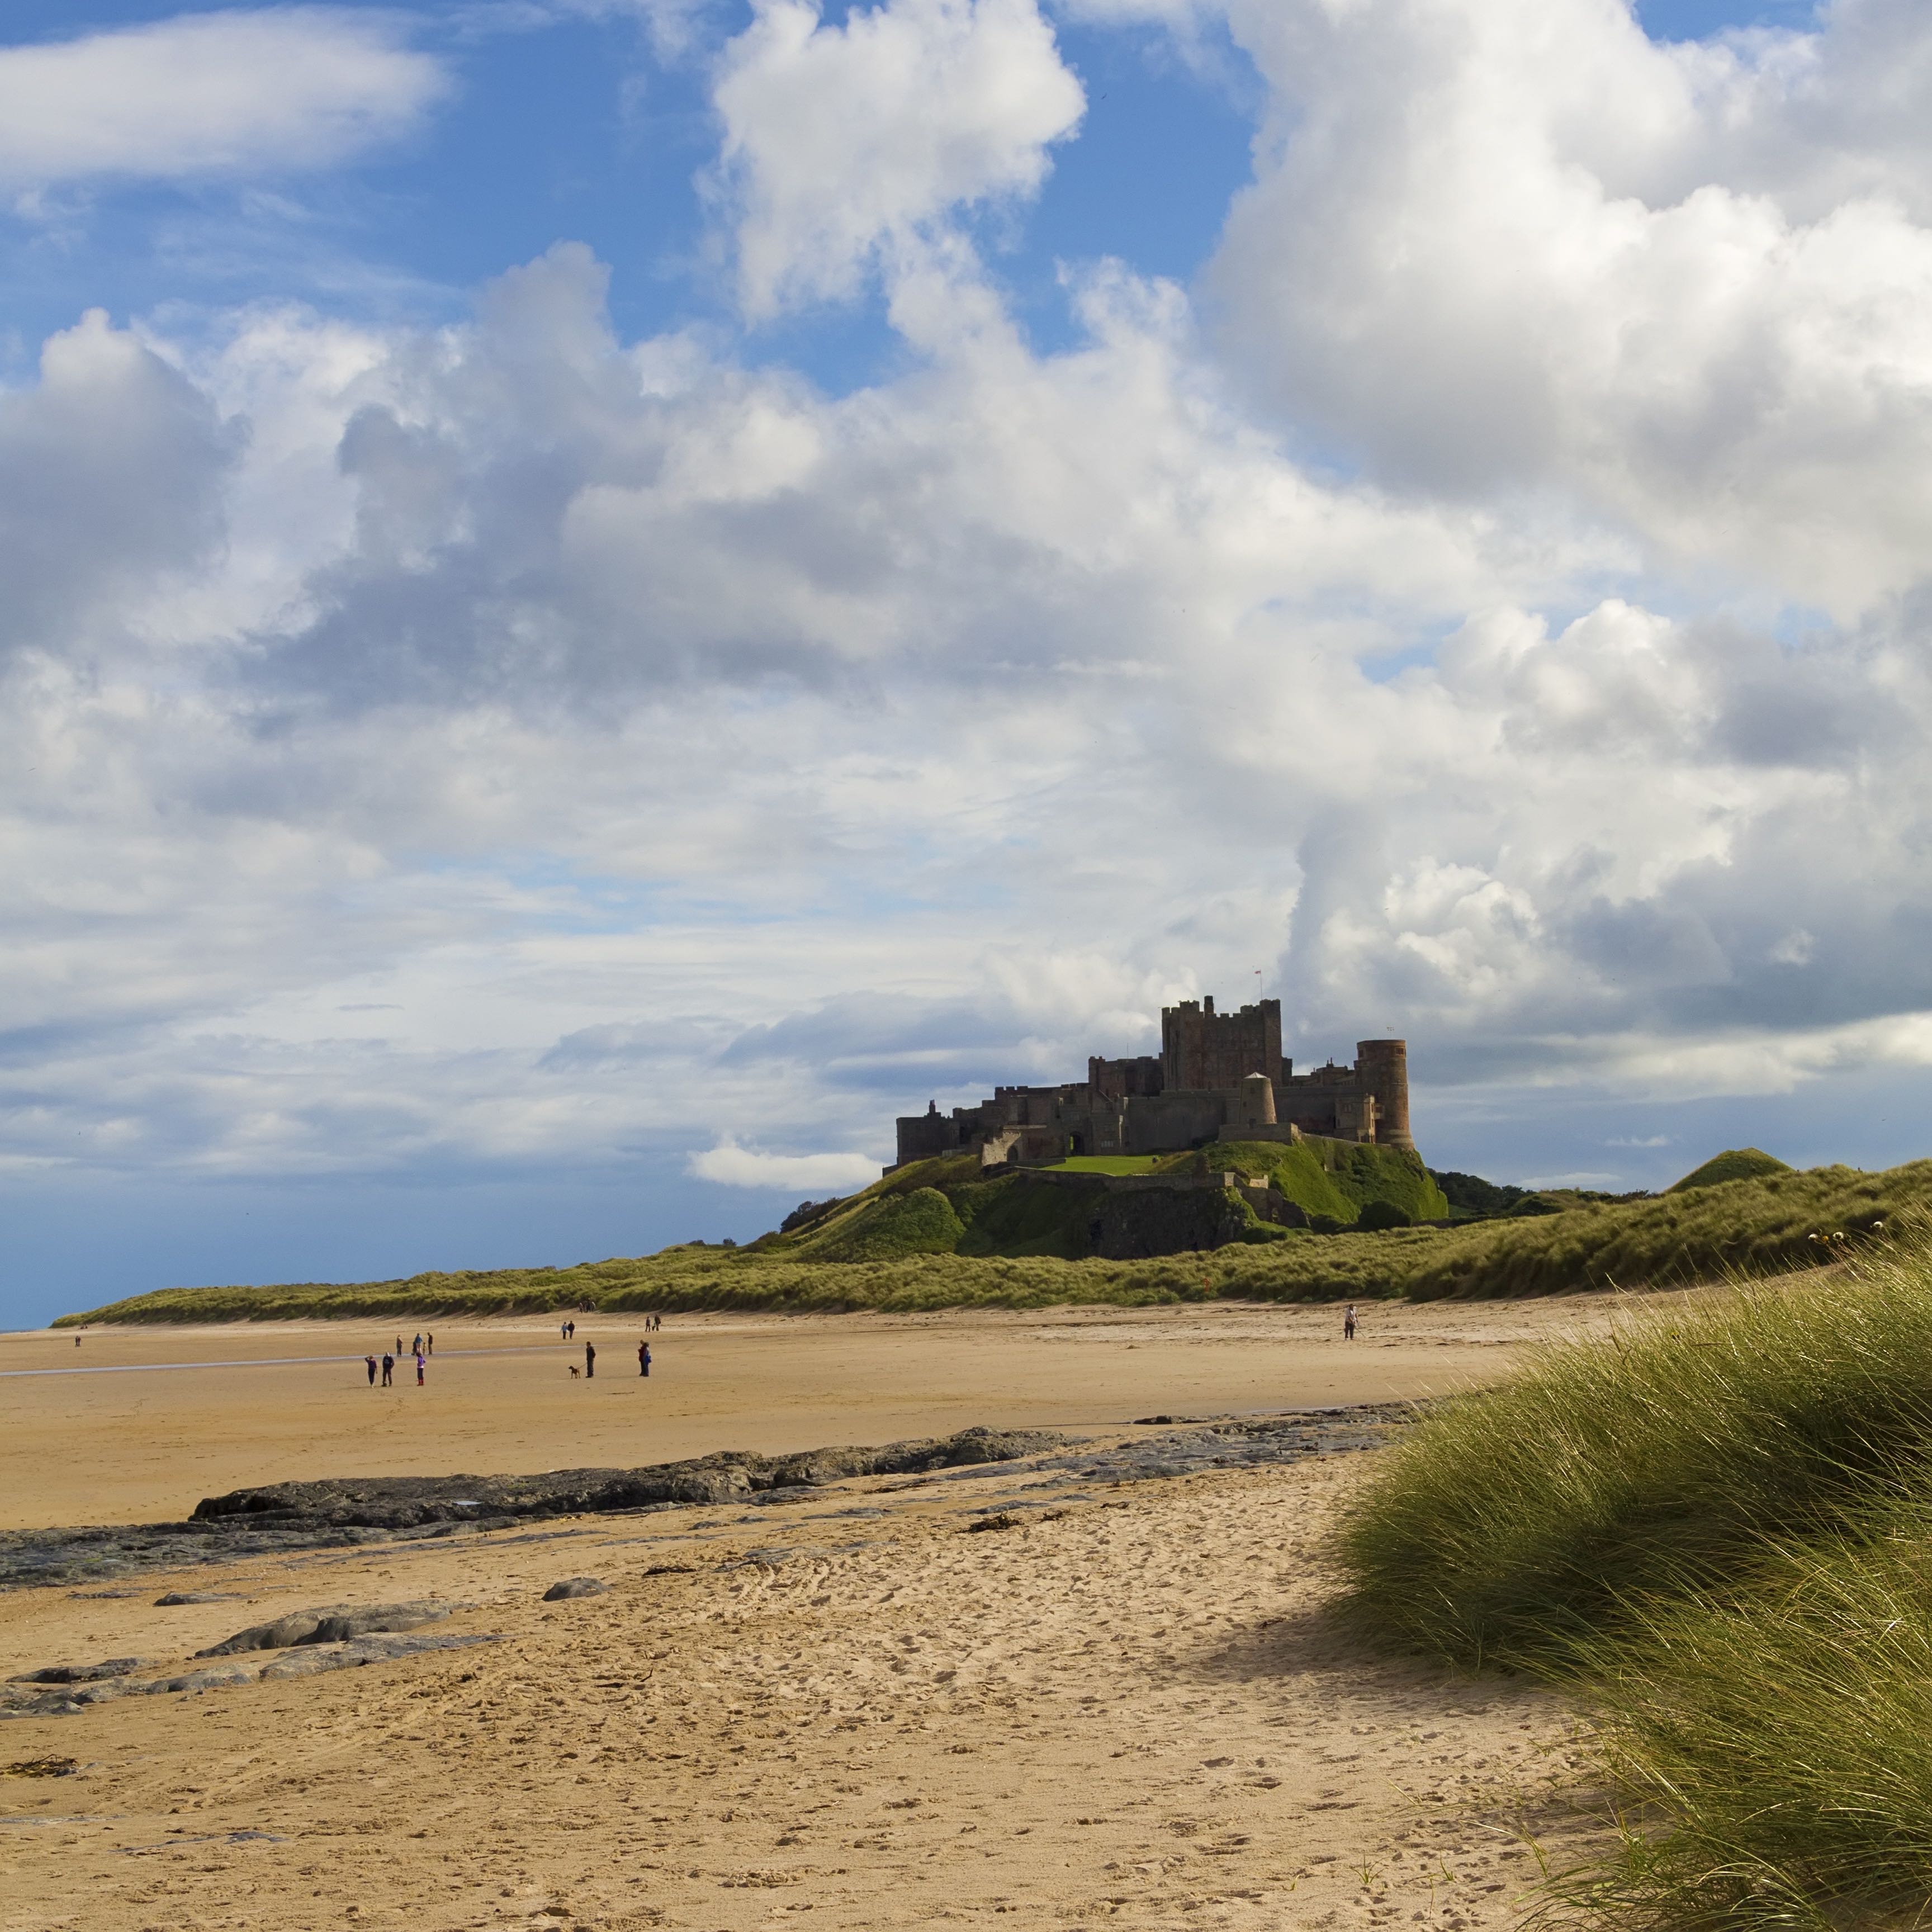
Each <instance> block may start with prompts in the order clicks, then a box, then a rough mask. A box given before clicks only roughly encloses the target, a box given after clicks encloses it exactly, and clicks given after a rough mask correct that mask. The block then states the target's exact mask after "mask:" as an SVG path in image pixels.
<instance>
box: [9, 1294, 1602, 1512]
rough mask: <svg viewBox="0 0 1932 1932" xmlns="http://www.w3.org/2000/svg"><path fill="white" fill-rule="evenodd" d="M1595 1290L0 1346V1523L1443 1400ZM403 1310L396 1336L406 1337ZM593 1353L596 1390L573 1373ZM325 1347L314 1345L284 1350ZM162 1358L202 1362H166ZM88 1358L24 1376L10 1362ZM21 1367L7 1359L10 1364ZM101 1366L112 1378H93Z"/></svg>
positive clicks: (17, 1341) (331, 1329) (159, 1332)
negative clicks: (366, 1359)
mask: <svg viewBox="0 0 1932 1932" xmlns="http://www.w3.org/2000/svg"><path fill="white" fill-rule="evenodd" d="M1609 1305H1610V1304H1609V1303H1608V1302H1607V1300H1606V1299H1604V1298H1579V1299H1577V1300H1575V1301H1567V1300H1566V1301H1538V1302H1523V1303H1510V1304H1454V1305H1451V1304H1435V1305H1433V1306H1428V1307H1418V1308H1410V1307H1404V1306H1402V1305H1400V1304H1388V1305H1384V1304H1376V1305H1371V1306H1369V1307H1365V1308H1364V1311H1363V1322H1362V1329H1361V1334H1360V1336H1359V1337H1358V1340H1356V1341H1355V1343H1353V1344H1352V1345H1351V1344H1345V1343H1344V1342H1343V1339H1342V1332H1341V1315H1342V1311H1341V1310H1340V1308H1339V1307H1293V1308H1276V1307H1251V1306H1241V1305H1233V1306H1230V1305H1225V1304H1210V1305H1208V1306H1206V1307H1190V1308H1179V1309H1176V1308H1159V1309H1149V1310H1119V1309H1094V1310H1066V1309H1060V1310H1049V1311H1046V1312H1044V1313H1025V1314H1016V1313H1010V1312H1007V1311H1004V1310H1000V1311H989V1312H978V1311H970V1312H969V1311H952V1312H949V1313H944V1314H939V1315H930V1316H877V1315H851V1316H710V1317H706V1316H677V1317H672V1318H670V1319H668V1320H667V1324H666V1325H665V1327H664V1328H663V1329H662V1330H661V1331H658V1333H657V1334H654V1335H652V1337H650V1340H651V1343H652V1355H653V1357H654V1361H653V1363H652V1373H651V1377H650V1379H649V1381H648V1382H645V1381H643V1380H642V1379H640V1377H639V1376H638V1374H637V1357H636V1350H637V1343H638V1342H639V1341H640V1340H642V1339H643V1334H642V1331H640V1329H639V1328H637V1326H636V1325H635V1322H634V1321H633V1322H622V1321H612V1320H610V1319H607V1318H604V1317H597V1316H584V1317H580V1321H579V1327H578V1329H577V1340H576V1343H575V1344H574V1346H565V1344H564V1343H562V1342H561V1341H559V1340H558V1339H557V1329H556V1324H555V1323H553V1322H545V1321H542V1320H539V1319H527V1318H526V1319H507V1320H502V1321H496V1322H461V1323H459V1322H448V1323H434V1324H428V1325H426V1326H427V1327H428V1328H432V1329H433V1331H434V1334H435V1336H436V1344H437V1353H436V1355H435V1356H434V1359H433V1360H432V1361H431V1363H430V1364H429V1367H428V1382H427V1385H426V1386H425V1387H424V1388H421V1389H419V1388H416V1385H415V1375H414V1369H413V1365H412V1364H410V1362H409V1361H408V1360H407V1358H405V1359H404V1361H401V1362H399V1363H398V1367H397V1370H396V1386H395V1387H394V1388H390V1389H388V1390H385V1389H383V1388H376V1389H374V1390H371V1388H369V1387H368V1384H367V1377H366V1373H365V1370H364V1368H363V1366H362V1355H363V1354H364V1353H365V1352H366V1351H374V1352H377V1353H378V1354H379V1355H380V1352H381V1351H382V1349H383V1347H384V1346H389V1347H390V1348H392V1349H393V1348H394V1346H395V1340H396V1334H397V1331H396V1330H395V1328H393V1327H391V1328H387V1329H385V1328H379V1327H377V1326H376V1325H373V1324H361V1323H335V1322H275V1323H262V1324H248V1325H239V1326H233V1327H227V1328H102V1329H95V1330H90V1331H87V1332H86V1334H83V1337H82V1338H81V1345H80V1347H79V1348H78V1349H77V1348H76V1347H75V1346H74V1338H73V1337H72V1335H71V1334H68V1332H66V1331H32V1332H28V1333H26V1334H10V1335H5V1336H0V1372H5V1371H12V1372H13V1373H11V1374H7V1375H0V1529H24V1528H37V1527H41V1526H49V1525H54V1524H63V1523H133V1522H142V1521H156V1520H165V1519H169V1518H175V1517H182V1516H185V1515H186V1514H187V1513H188V1512H189V1511H190V1510H192V1508H193V1506H194V1505H195V1504H196V1502H197V1501H199V1499H201V1498H202V1497H203V1496H212V1495H216V1494H219V1493H221V1492H223V1491H225V1490H233V1489H236V1488H239V1487H242V1486H243V1485H245V1484H254V1483H269V1482H281V1481H298V1480H303V1479H307V1478H316V1477H323V1476H350V1475H453V1474H457V1473H472V1474H481V1475H496V1474H503V1473H521V1472H526V1471H531V1470H542V1469H568V1468H583V1467H610V1466H615V1467H630V1466H636V1465H638V1464H640V1463H661V1462H668V1461H672V1460H677V1459H680V1458H682V1457H689V1456H698V1455H704V1454H709V1453H710V1452H712V1451H715V1450H720V1449H752V1450H758V1451H767V1452H770V1451H790V1450H798V1449H807V1448H819V1447H821V1446H823V1445H827V1444H832V1443H847V1442H890V1441H894V1440H897V1439H901V1438H903V1437H909V1436H940V1435H947V1434H950V1433H953V1431H954V1430H959V1429H962V1428H966V1427H972V1426H974V1425H975V1424H987V1425H988V1426H989V1427H995V1428H1073V1429H1081V1428H1104V1427H1115V1426H1118V1425H1119V1424H1122V1423H1125V1422H1130V1421H1134V1420H1135V1419H1136V1418H1139V1417H1141V1416H1144V1415H1153V1414H1160V1413H1174V1414H1187V1415H1222V1414H1229V1413H1247V1412H1256V1411H1261V1410H1267V1409H1298V1408H1308V1407H1313V1406H1319V1405H1321V1404H1325V1403H1355V1402H1383V1401H1388V1400H1392V1399H1406V1398H1409V1397H1416V1396H1421V1395H1428V1394H1442V1393H1445V1392H1447V1391H1451V1390H1454V1389H1456V1388H1465V1387H1467V1386H1469V1385H1471V1384H1472V1383H1473V1382H1484V1381H1490V1380H1493V1379H1495V1378H1496V1376H1499V1375H1500V1374H1503V1373H1507V1371H1508V1368H1509V1367H1510V1365H1511V1362H1512V1361H1514V1359H1515V1358H1516V1357H1517V1354H1518V1353H1519V1352H1520V1349H1521V1348H1522V1346H1523V1344H1525V1343H1528V1342H1531V1341H1534V1340H1538V1339H1542V1338H1545V1337H1549V1336H1551V1335H1555V1334H1564V1333H1568V1332H1571V1331H1574V1330H1575V1329H1576V1328H1577V1327H1578V1326H1579V1325H1589V1324H1595V1323H1600V1322H1602V1321H1604V1319H1607V1309H1608V1307H1609ZM417 1326H418V1325H417V1324H414V1323H412V1324H411V1325H410V1326H409V1327H407V1328H405V1329H404V1331H403V1337H402V1338H403V1340H404V1343H405V1344H407V1343H410V1341H411V1340H413V1336H414V1334H415V1332H416V1327H417ZM586 1342H589V1343H593V1344H594V1345H595V1347H596V1349H597V1352H598V1359H597V1374H596V1376H595V1380H594V1381H585V1380H584V1379H583V1378H582V1376H581V1375H579V1376H578V1377H577V1378H576V1379H572V1378H571V1375H570V1373H569V1371H570V1369H571V1367H572V1366H573V1365H574V1366H575V1367H577V1368H578V1369H579V1370H581V1368H582V1366H583V1346H584V1344H585V1343H586ZM330 1355H335V1356H336V1357H337V1359H334V1360H330V1359H323V1360H320V1361H314V1360H302V1359H296V1360H289V1359H287V1358H305V1357H316V1356H322V1357H324V1358H326V1357H329V1356H330ZM161 1364H217V1365H218V1366H213V1367H161V1366H160V1365H161ZM73 1370H86V1371H89V1373H31V1372H32V1371H57V1372H58V1371H73ZM23 1371H26V1372H28V1373H21V1372H23ZM104 1371H113V1373H104Z"/></svg>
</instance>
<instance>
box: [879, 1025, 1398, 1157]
mask: <svg viewBox="0 0 1932 1932" xmlns="http://www.w3.org/2000/svg"><path fill="white" fill-rule="evenodd" d="M1355 1054H1356V1058H1355V1064H1354V1065H1353V1066H1352V1067H1337V1065H1336V1064H1334V1061H1330V1062H1329V1064H1328V1065H1327V1066H1326V1067H1317V1068H1316V1070H1315V1071H1314V1072H1313V1073H1296V1072H1295V1067H1294V1063H1293V1062H1292V1061H1286V1060H1284V1059H1283V1058H1282V1057H1281V1002H1280V1001H1279V1000H1260V1001H1256V1004H1254V1005H1253V1006H1250V1007H1243V1008H1242V1009H1241V1011H1240V1012H1239V1013H1217V1012H1216V1011H1215V1010H1214V1001H1213V1000H1212V999H1211V998H1209V999H1205V1000H1184V1001H1181V1004H1180V1005H1179V1006H1178V1007H1163V1008H1162V1009H1161V1015H1160V1055H1159V1056H1158V1057H1157V1056H1155V1055H1152V1054H1146V1055H1142V1056H1141V1057H1140V1058H1138V1059H1134V1060H1101V1059H1098V1058H1096V1059H1092V1060H1089V1061H1088V1063H1087V1078H1086V1079H1085V1082H1075V1083H1072V1084H1070V1085H1066V1086H1062V1087H996V1088H995V1089H994V1090H993V1097H992V1099H991V1100H982V1101H981V1102H980V1104H979V1105H978V1106H977V1107H955V1108H954V1109H953V1112H952V1113H951V1114H950V1115H946V1114H942V1113H941V1112H940V1111H939V1108H938V1103H936V1102H935V1103H934V1104H933V1105H932V1106H931V1107H929V1108H928V1109H927V1110H926V1112H924V1113H923V1114H914V1115H909V1116H907V1117H906V1118H903V1119H901V1121H899V1123H898V1161H897V1162H895V1163H894V1165H895V1166H903V1165H904V1163H906V1162H907V1161H909V1160H927V1159H929V1158H930V1157H932V1156H933V1155H935V1154H960V1153H964V1152H968V1151H976V1152H977V1154H979V1156H980V1163H981V1164H982V1165H983V1166H988V1167H991V1166H998V1165H1001V1164H1003V1163H1016V1164H1019V1165H1022V1166H1050V1165H1052V1163H1055V1162H1056V1161H1061V1160H1066V1159H1067V1157H1068V1156H1069V1155H1070V1154H1075V1155H1078V1154H1172V1153H1175V1152H1178V1151H1180V1150H1181V1149H1182V1148H1190V1147H1200V1146H1203V1145H1205V1144H1206V1143H1207V1142H1209V1141H1211V1140H1214V1139H1217V1138H1220V1137H1222V1136H1224V1135H1225V1136H1226V1137H1227V1138H1229V1139H1243V1140H1295V1139H1299V1138H1300V1137H1301V1136H1302V1135H1304V1134H1325V1135H1328V1136H1331V1138H1333V1139H1338V1140H1345V1141H1373V1142H1378V1143H1379V1144H1380V1145H1382V1146H1384V1147H1398V1148H1413V1147H1414V1146H1415V1142H1414V1141H1413V1140H1412V1139H1410V1138H1409V1049H1408V1046H1407V1043H1406V1042H1404V1041H1402V1040H1361V1041H1359V1042H1358V1043H1357V1045H1356V1048H1355ZM886 1172H887V1173H888V1174H889V1173H890V1172H892V1169H890V1168H888V1169H886Z"/></svg>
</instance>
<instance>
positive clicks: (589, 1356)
mask: <svg viewBox="0 0 1932 1932" xmlns="http://www.w3.org/2000/svg"><path fill="white" fill-rule="evenodd" d="M595 1373H597V1344H596V1343H595V1342H586V1343H584V1345H583V1379H584V1380H585V1381H586V1382H588V1381H589V1379H590V1378H591V1377H592V1376H594V1375H595Z"/></svg>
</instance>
